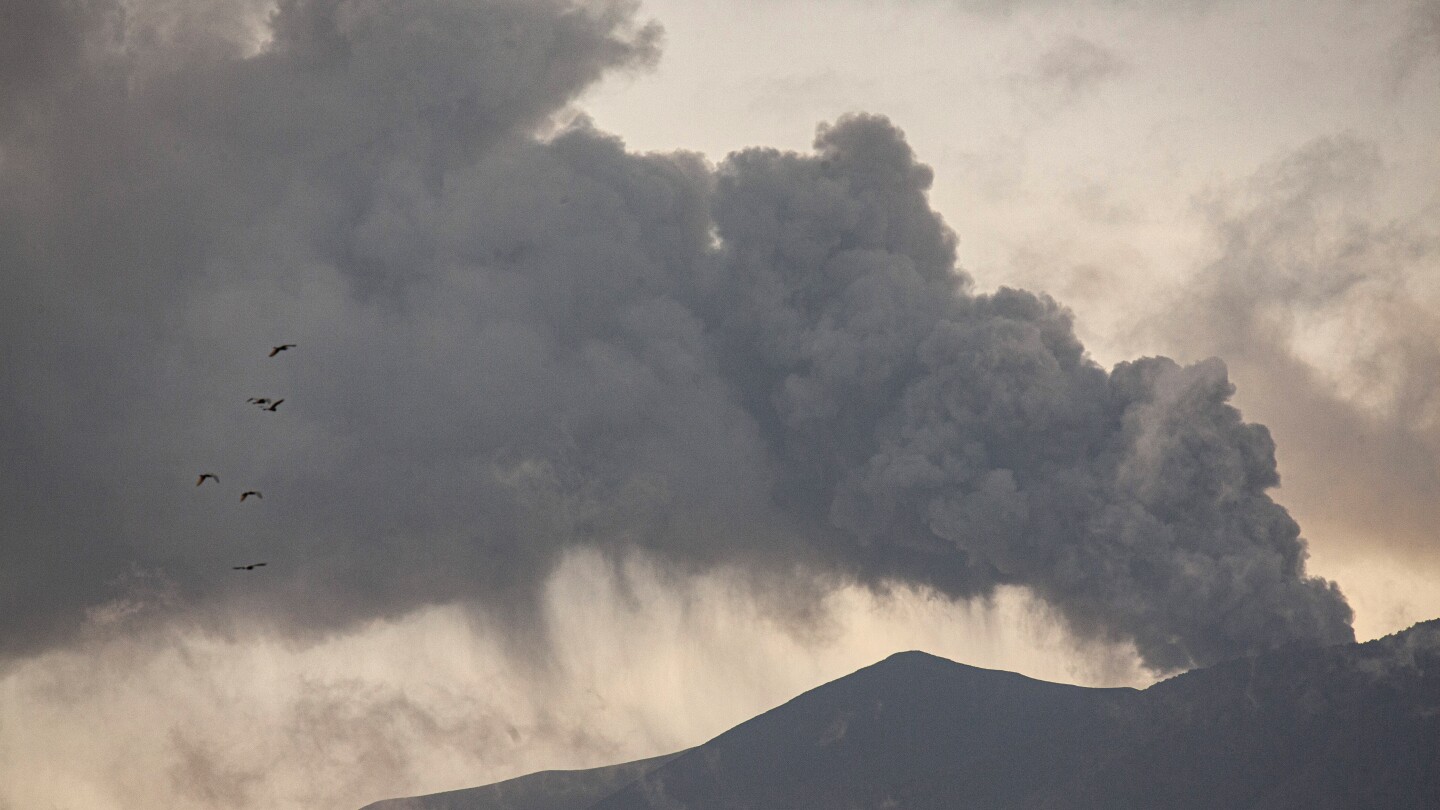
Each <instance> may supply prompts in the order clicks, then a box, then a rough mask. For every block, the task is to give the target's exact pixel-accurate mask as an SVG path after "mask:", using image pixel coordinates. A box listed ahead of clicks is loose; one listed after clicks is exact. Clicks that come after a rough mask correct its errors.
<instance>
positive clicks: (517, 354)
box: [0, 0, 1351, 670]
mask: <svg viewBox="0 0 1440 810" xmlns="http://www.w3.org/2000/svg"><path fill="white" fill-rule="evenodd" d="M67 8H69V7H67ZM74 8H78V9H81V10H82V11H84V12H87V13H81V12H76V13H75V14H73V15H71V16H70V17H64V18H54V19H52V18H51V17H48V16H45V14H43V13H39V12H37V16H36V17H35V19H37V20H41V22H42V23H43V25H44V26H49V27H48V28H46V30H54V31H59V33H57V34H55V35H54V36H52V37H51V38H50V40H51V41H52V42H54V43H57V44H55V45H54V50H53V52H54V53H55V54H57V56H56V57H55V61H56V62H57V63H67V64H72V65H73V67H72V68H71V69H70V70H69V72H68V73H65V76H66V77H67V78H66V79H65V80H64V81H58V80H52V79H51V78H49V77H53V76H57V75H60V74H59V73H57V72H56V71H55V70H52V69H50V68H46V69H45V71H42V72H40V73H36V74H34V75H29V74H26V75H20V74H21V72H20V71H16V75H13V76H11V75H7V76H6V77H5V80H4V85H3V86H4V87H6V88H7V90H6V95H5V96H4V101H5V103H6V104H9V105H11V106H12V107H15V105H21V104H23V105H26V110H27V111H28V113H27V117H26V118H24V123H23V124H21V125H19V126H17V127H14V128H11V129H7V130H5V135H4V137H5V140H4V142H3V148H4V153H3V156H4V162H3V164H0V206H3V211H4V214H3V216H0V222H4V223H6V224H5V225H3V226H0V260H3V262H4V266H5V267H6V268H7V272H8V273H9V281H8V286H9V287H10V288H11V289H12V290H13V293H14V294H13V295H10V296H7V299H8V301H7V303H6V304H4V305H3V306H4V310H3V312H4V315H5V318H4V321H3V324H0V336H3V338H4V339H5V341H6V344H7V345H8V346H11V347H12V350H13V351H15V352H16V353H17V357H19V358H21V360H20V362H17V363H11V364H7V365H6V367H5V370H4V372H3V377H0V391H3V398H0V409H3V411H4V419H3V421H0V424H3V427H0V443H3V444H0V446H3V447H4V449H5V450H6V451H7V453H8V455H9V457H10V458H12V459H24V460H25V463H24V464H11V465H7V467H6V468H5V470H4V471H3V472H0V507H3V509H0V512H3V514H5V515H6V524H5V526H4V529H5V532H4V536H5V538H6V539H5V555H6V558H7V563H8V564H7V565H6V566H5V568H4V574H3V575H0V576H3V577H4V579H3V586H4V587H3V589H0V593H3V594H4V597H3V598H4V602H3V608H4V610H3V611H0V616H4V619H3V621H4V632H0V639H4V646H5V650H6V651H7V652H9V653H11V654H15V653H24V652H27V651H33V650H36V649H41V648H44V647H46V646H49V645H53V644H55V643H57V642H59V641H61V640H63V639H65V638H67V637H69V636H70V634H73V633H74V632H75V630H76V629H77V628H78V627H79V626H80V624H81V623H82V622H83V620H84V616H85V615H86V611H87V609H93V608H94V607H95V606H97V605H105V604H113V603H115V600H116V598H117V597H116V594H115V593H114V592H113V590H114V586H113V583H114V582H116V578H117V576H118V575H119V573H120V572H123V571H125V570H131V567H132V566H135V565H139V566H141V567H142V568H143V569H144V570H154V571H161V572H163V575H164V577H165V581H166V582H167V583H170V585H171V586H173V587H171V588H170V589H169V590H167V601H166V605H167V606H169V607H166V608H165V609H167V610H179V609H181V607H176V606H182V607H183V609H185V610H187V611H190V612H191V613H193V614H195V615H197V616H200V617H202V618H204V619H205V620H206V621H209V622H211V623H212V624H214V625H219V626H223V625H224V624H225V622H226V617H227V616H229V615H233V614H235V613H236V612H241V613H243V614H246V615H260V616H266V617H269V619H270V620H273V621H274V622H276V623H277V624H279V625H280V626H282V627H286V628H289V629H291V630H293V631H294V632H298V633H312V632H323V631H325V630H327V629H331V628H335V627H340V626H344V625H347V624H349V623H353V622H356V621H359V620H364V619H367V618H371V617H375V616H386V615H398V614H401V613H405V612H407V611H411V610H413V609H415V608H417V607H419V606H422V605H426V604H435V603H442V604H443V603H454V602H463V603H467V604H473V605H476V606H478V607H480V608H481V609H485V610H487V611H489V612H490V613H492V614H494V615H497V616H500V617H503V618H506V619H508V620H509V621H510V622H511V623H512V625H515V626H524V625H526V624H529V623H533V622H534V621H535V620H536V616H537V611H536V608H535V604H536V599H537V598H538V594H539V591H540V588H541V586H542V585H543V583H544V582H545V581H546V578H547V577H548V576H549V575H550V574H551V572H552V571H553V570H554V568H555V566H556V565H557V564H558V562H559V561H560V559H561V558H562V556H563V555H564V554H566V553H567V552H568V551H571V550H574V549H577V548H594V549H599V550H600V551H602V552H605V553H612V554H616V555H619V554H623V553H627V552H629V551H631V550H634V549H639V550H641V551H643V552H645V553H647V554H649V555H650V556H652V557H654V558H655V559H657V560H660V561H661V562H663V563H664V564H666V565H670V566H673V567H675V568H676V569H679V570H685V571H703V570H711V569H716V568H722V567H723V568H726V569H732V570H738V571H749V572H754V574H755V575H756V576H757V577H758V578H759V579H764V578H765V577H770V576H782V577H783V576H794V577H798V578H801V579H804V580H806V581H809V582H811V583H812V584H813V583H814V582H816V581H820V582H826V581H829V582H837V583H838V582H846V581H859V582H863V583H866V584H869V585H871V586H873V587H875V588H877V589H883V588H885V587H887V586H888V585H890V584H893V583H904V584H913V585H924V586H928V587H932V588H934V589H936V590H937V591H939V592H940V593H943V594H945V595H947V596H950V597H954V598H970V597H985V596H987V595H989V594H991V593H993V592H994V590H995V589H996V588H997V587H999V586H1002V585H1022V586H1025V587H1027V588H1030V589H1032V590H1033V591H1034V592H1035V593H1037V594H1039V595H1040V596H1041V597H1042V598H1043V599H1045V600H1046V601H1047V602H1048V603H1050V604H1051V605H1052V606H1053V607H1054V608H1055V609H1056V611H1057V612H1058V614H1059V615H1060V616H1062V617H1063V618H1064V619H1065V620H1066V621H1067V622H1068V623H1069V624H1070V626H1071V627H1072V628H1073V629H1075V630H1076V631H1077V632H1079V633H1080V634H1081V635H1083V636H1087V637H1091V638H1104V639H1109V640H1117V641H1122V642H1123V641H1129V642H1133V643H1134V644H1135V646H1136V648H1137V649H1138V650H1139V652H1140V654H1141V655H1142V656H1143V658H1144V660H1145V661H1146V663H1147V664H1148V665H1149V666H1151V667H1153V668H1155V669H1157V670H1166V669H1173V668H1179V667H1186V666H1190V665H1193V664H1203V663H1208V662H1210V661H1214V660H1216V659H1219V658H1224V657H1229V656H1234V655H1239V654H1243V653H1246V652H1251V651H1255V650H1259V649H1263V648H1266V647H1269V646H1273V645H1276V644H1282V643H1286V642H1291V641H1315V642H1332V641H1342V640H1348V639H1349V638H1350V637H1351V631H1350V627H1349V622H1350V611H1349V609H1348V607H1347V606H1346V604H1345V601H1344V599H1343V598H1342V597H1341V595H1340V594H1339V592H1338V590H1337V589H1336V588H1335V586H1334V585H1333V584H1332V583H1327V582H1324V581H1322V580H1318V579H1315V578H1311V577H1308V576H1307V575H1306V574H1305V569H1304V559H1305V544H1304V541H1303V540H1302V539H1301V538H1300V537H1299V530H1298V527H1297V526H1296V525H1295V523H1294V521H1292V520H1291V519H1290V518H1289V516H1288V515H1287V514H1286V513H1285V511H1284V510H1283V509H1282V508H1281V507H1279V506H1278V505H1276V504H1275V503H1274V502H1273V501H1272V500H1271V499H1270V497H1269V496H1268V495H1267V491H1268V490H1269V489H1271V488H1273V487H1274V486H1275V485H1276V484H1277V482H1278V478H1277V476H1276V473H1275V462H1274V445H1273V443H1272V442H1271V440H1270V436H1269V433H1268V432H1267V431H1266V430H1265V428H1264V427H1261V426H1258V425H1253V424H1248V423H1246V422H1244V421H1243V419H1242V418H1241V416H1240V414H1239V412H1238V411H1237V410H1236V409H1235V408H1234V407H1232V406H1231V405H1229V404H1228V399H1229V397H1230V395H1231V393H1232V390H1233V389H1232V386H1231V384H1230V382H1229V380H1228V377H1227V373H1226V370H1225V367H1224V366H1223V364H1221V363H1220V362H1219V361H1216V360H1209V361H1205V362H1202V363H1198V364H1195V365H1189V366H1185V365H1179V364H1176V363H1174V362H1172V361H1169V360H1166V359H1164V358H1145V359H1141V360H1137V361H1134V362H1132V363H1122V364H1121V365H1119V366H1117V367H1116V368H1115V369H1114V370H1113V371H1110V372H1107V371H1105V370H1103V369H1101V368H1099V367H1098V366H1096V365H1095V364H1094V363H1092V362H1091V361H1090V360H1089V359H1088V358H1087V356H1086V354H1085V352H1084V349H1083V347H1082V346H1081V345H1080V343H1079V342H1078V341H1077V339H1076V338H1075V336H1074V333H1073V330H1072V328H1071V322H1070V316H1069V314H1068V312H1067V311H1066V310H1064V309H1063V308H1062V307H1061V306H1059V305H1058V304H1056V303H1055V302H1054V301H1052V300H1051V299H1049V298H1048V297H1046V296H1044V295H1039V294H1034V293H1030V292H1025V291H1021V290H1011V289H1002V290H999V291H997V292H995V293H990V294H981V293H977V292H976V291H975V290H973V289H972V286H971V284H970V282H969V280H968V279H967V277H966V276H965V275H964V274H963V273H961V272H959V271H957V269H956V266H955V241H956V240H955V236H954V234H953V233H952V232H951V231H950V230H949V229H948V228H947V227H946V226H945V224H944V223H943V222H942V221H941V220H940V218H939V217H938V216H937V215H936V214H935V213H934V212H933V211H931V210H930V208H929V205H928V203H927V200H926V191H927V189H928V187H929V184H930V180H931V177H930V170H929V169H928V168H927V167H925V166H924V165H922V164H920V163H918V162H917V160H916V158H915V156H914V155H913V154H912V152H911V150H910V149H909V147H908V146H907V145H906V143H905V141H904V138H903V136H902V135H901V133H900V131H899V130H898V129H897V128H896V127H894V126H893V125H892V124H890V123H889V122H888V121H887V120H885V119H884V118H880V117H874V116H852V117H848V118H845V119H842V120H840V121H838V122H835V123H834V124H831V125H827V126H823V127H822V128H821V129H820V132H819V135H818V136H817V139H816V145H815V152H814V154H807V155H801V154H794V153H785V152H779V151H775V150H769V149H751V150H745V151H742V152H739V153H736V154H734V155H731V156H730V157H729V158H727V159H726V160H725V161H724V162H723V163H721V164H720V165H719V166H710V165H707V164H706V163H705V162H704V161H703V160H701V159H700V158H698V157H696V156H692V155H686V154H649V155H637V154H633V153H630V152H627V151H626V150H625V149H624V147H623V145H622V144H621V143H620V142H619V141H618V140H616V139H614V138H612V137H610V136H607V135H605V134H604V133H601V132H598V131H596V130H595V129H594V128H593V127H592V126H591V125H589V124H587V123H586V122H584V121H583V120H581V121H578V122H577V123H575V124H573V125H570V126H568V127H565V128H562V129H561V130H559V131H558V132H556V133H555V134H554V135H553V136H551V137H544V138H542V137H537V136H536V134H535V133H536V132H537V131H538V130H540V129H543V128H545V127H547V126H548V125H549V123H550V122H551V121H552V116H555V115H556V114H558V113H560V112H561V111H562V110H563V109H564V107H565V105H566V104H568V102H569V101H570V100H572V99H573V98H575V96H576V95H577V94H578V93H579V92H581V91H582V90H583V89H584V88H585V87H586V86H588V84H589V83H591V82H592V81H594V80H595V79H596V78H597V77H598V76H600V75H601V74H602V73H604V72H605V71H608V70H624V69H639V68H643V67H644V66H646V65H648V64H650V63H652V62H653V61H654V59H655V58H656V53H657V51H656V49H657V45H658V40H659V37H660V33H659V30H658V28H657V27H655V26H654V25H647V24H643V23H641V22H639V21H637V20H636V19H635V15H634V11H635V9H634V7H633V4H629V3H619V2H611V3H586V4H579V5H574V4H570V3H565V2H559V1H558V0H556V2H533V1H532V2H519V1H518V0H514V1H513V2H512V1H510V0H492V1H491V2H460V1H459V0H426V1H424V2H422V1H421V0H413V2H405V3H389V4H374V3H367V2H361V1H360V0H323V1H322V0H309V1H305V0H292V1H291V2H286V3H282V4H281V5H280V7H279V9H278V10H277V11H276V12H275V13H274V15H273V16H272V17H271V18H270V20H269V26H270V29H271V31H272V32H273V37H272V38H271V39H270V41H269V42H268V44H266V45H265V46H264V47H263V48H261V50H260V51H259V52H258V53H254V54H250V53H248V51H247V50H246V48H245V47H243V46H242V45H241V44H235V45H234V46H233V47H230V48H220V47H196V44H197V42H202V41H206V42H208V41H209V40H208V39H206V37H210V36H213V35H214V33H213V32H215V31H216V30H229V28H228V27H227V25H228V24H219V23H216V24H213V25H211V24H205V23H206V21H205V20H199V21H195V20H191V21H189V22H187V24H185V25H168V26H159V27H158V28H155V29H154V30H163V31H164V32H166V35H165V36H144V35H142V34H143V29H144V28H145V27H144V26H137V25H130V26H128V27H127V26H124V25H121V26H119V27H118V28H117V27H116V26H115V25H112V24H110V22H113V20H114V19H122V20H123V19H132V18H136V19H143V20H149V21H153V20H155V19H156V15H157V14H159V12H157V11H155V9H154V8H151V9H149V11H150V12H151V13H150V14H148V15H145V14H139V15H137V14H136V9H137V8H145V4H143V3H139V4H124V5H113V6H106V5H104V4H97V5H93V6H90V5H86V6H77V7H74ZM127 13H129V14H131V15H132V17H131V18H127V17H125V14H127ZM196 13H200V12H196ZM216 13H220V12H216ZM225 13H226V14H229V13H230V12H229V11H227V12H225ZM116 15H119V17H116ZM162 16H163V15H162ZM55 19H59V20H60V21H59V22H55V21H54V20H55ZM223 19H226V20H228V19H232V17H230V16H225V17H223ZM107 21H110V22H107ZM132 21H133V19H132ZM37 25H39V23H37ZM147 25H158V23H153V22H151V23H147ZM42 27H43V26H42ZM234 27H235V28H237V29H242V30H243V29H244V26H243V25H237V26H234ZM117 30H118V31H121V32H122V33H121V34H117V33H116V31H117ZM137 30H141V33H137ZM193 32H204V33H203V35H202V34H201V33H193ZM77 42H78V43H81V44H80V45H75V43H77ZM36 47H41V46H36ZM48 52H50V51H47V53H48ZM66 60H69V61H68V62H67V61H66ZM6 64H7V65H8V64H9V63H6ZM37 77H38V78H37ZM11 87H24V88H30V89H27V90H26V91H25V92H24V93H19V92H16V91H11V90H10V89H9V88H11ZM35 88H39V89H35ZM37 94H38V98H40V99H41V101H40V102H35V101H34V100H33V99H35V98H37ZM17 99H21V100H17ZM8 111H9V110H7V112H8ZM282 341H283V342H294V343H297V344H298V346H299V348H297V350H296V351H294V352H288V353H286V354H285V355H282V357H281V358H277V359H275V360H271V359H268V358H266V357H265V356H264V355H265V351H266V350H267V349H268V347H269V346H270V345H273V344H276V343H279V342H282ZM255 395H276V396H283V397H285V398H286V404H285V407H284V408H283V409H282V410H281V411H280V412H279V413H275V414H269V413H261V412H259V411H256V410H253V409H248V408H247V407H246V406H245V405H244V400H245V398H246V397H247V396H255ZM201 468H204V469H205V470H206V471H213V472H217V473H219V474H220V476H221V480H222V481H224V482H225V485H224V487H215V488H212V487H210V486H209V485H207V486H206V487H204V488H199V489H197V488H195V487H194V486H193V484H192V483H191V482H192V481H193V479H194V476H195V474H196V472H197V471H198V470H200V469H201ZM240 486H243V487H245V488H255V489H259V490H262V491H264V492H265V499H264V500H263V501H262V502H260V503H258V504H250V503H247V504H245V505H244V506H243V507H242V506H241V505H240V504H239V503H238V502H234V501H235V498H233V497H232V496H233V494H234V493H232V492H231V490H232V489H236V488H237V487H240ZM237 491H238V490H237ZM252 506H254V507H256V508H253V509H252V508H250V507H252ZM239 558H243V559H239ZM237 559H238V560H239V561H241V562H245V561H251V560H257V559H267V560H269V561H270V567H268V568H267V569H266V570H265V571H264V576H245V577H237V576H234V575H232V572H231V571H230V570H229V567H230V565H231V564H233V563H235V562H236V561H237ZM776 572H779V573H778V574H777V573H776ZM796 598H800V599H803V598H804V597H796ZM92 612H93V611H92Z"/></svg>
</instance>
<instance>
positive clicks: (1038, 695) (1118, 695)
mask: <svg viewBox="0 0 1440 810" xmlns="http://www.w3.org/2000/svg"><path fill="white" fill-rule="evenodd" d="M1134 694H1135V692H1134V691H1133V690H1130V689H1086V688H1083V687H1077V686H1065V685H1061V684H1053V683H1045V682H1043V681H1036V680H1031V679H1030V678H1026V677H1024V676H1021V675H1016V674H1014V673H1010V672H998V671H993V670H985V669H978V668H975V667H969V666H964V665H962V664H956V663H954V662H951V661H947V660H945V659H943V658H936V657H935V656H932V655H926V654H925V653H918V652H909V653H900V654H898V655H894V656H891V657H890V658H887V659H885V660H884V661H882V662H880V663H878V664H875V665H874V666H870V667H867V668H865V669H862V670H860V671H859V672H856V673H854V674H853V675H850V676H848V677H845V678H841V679H840V680H837V681H834V682H832V683H828V684H826V685H824V686H821V687H819V688H818V689H814V690H812V691H810V692H806V693H805V694H803V695H801V696H800V697H798V698H796V699H794V700H792V701H790V702H789V703H786V704H785V705H783V706H780V707H779V708H776V709H772V710H771V711H768V712H766V713H765V714H762V715H760V716H759V717H756V718H754V719H752V720H749V721H747V722H745V723H742V724H740V725H739V726H736V727H735V728H733V729H731V730H730V731H727V732H725V733H724V734H721V735H720V736H719V737H716V738H715V739H713V740H711V741H710V742H708V743H705V744H704V745H702V746H699V747H697V748H693V749H691V750H689V751H686V752H685V753H683V754H681V755H680V756H678V757H676V758H675V759H674V760H672V761H670V762H668V763H666V764H665V766H663V767H661V768H658V769H656V770H654V771H652V772H650V773H649V774H647V775H646V776H645V777H643V778H642V779H640V780H637V781H636V782H635V783H634V784H632V785H630V786H628V787H626V788H624V789H622V790H620V791H618V792H617V793H616V794H614V795H613V796H610V797H608V798H606V799H604V800H602V801H600V802H597V803H596V804H595V805H593V810H620V808H625V809H626V810H628V809H629V808H640V807H646V808H648V807H670V806H683V807H686V808H696V809H698V808H710V807H714V808H722V807H723V808H742V807H744V808H748V807H755V808H761V807H764V808H777V810H778V808H833V810H843V808H850V807H855V808H862V807H864V808H869V807H885V806H894V807H906V808H930V807H935V808H941V807H944V808H949V807H954V806H955V805H954V803H953V801H954V799H955V798H956V797H957V795H961V794H963V795H964V796H965V797H966V799H967V800H968V801H973V802H976V803H977V806H982V807H995V808H1000V807H1018V806H1022V805H1023V801H1024V799H1025V797H1027V796H1030V795H1033V794H1035V793H1037V792H1039V791H1043V790H1044V789H1045V788H1046V787H1049V786H1052V785H1053V784H1054V782H1055V778H1056V776H1057V775H1058V774H1057V772H1056V771H1055V769H1054V768H1053V767H1052V765H1051V763H1052V762H1053V761H1054V760H1055V759H1056V758H1057V757H1061V756H1064V755H1065V753H1066V752H1068V751H1072V750H1074V749H1076V748H1077V747H1078V746H1080V745H1082V744H1083V742H1084V741H1085V740H1086V739H1088V738H1090V737H1091V736H1092V735H1093V734H1094V733H1095V730H1096V729H1097V728H1103V727H1104V726H1105V725H1106V718H1108V717H1109V716H1110V715H1111V714H1112V713H1113V712H1114V710H1115V709H1116V708H1117V707H1118V706H1119V705H1121V704H1123V703H1124V702H1125V701H1126V699H1127V698H1132V697H1133V696H1134ZM957 791H958V793H957Z"/></svg>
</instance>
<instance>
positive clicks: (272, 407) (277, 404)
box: [261, 399, 285, 411]
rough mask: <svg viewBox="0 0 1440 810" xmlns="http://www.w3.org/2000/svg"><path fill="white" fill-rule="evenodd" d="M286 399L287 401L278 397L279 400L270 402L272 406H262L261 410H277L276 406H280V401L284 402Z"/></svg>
mask: <svg viewBox="0 0 1440 810" xmlns="http://www.w3.org/2000/svg"><path fill="white" fill-rule="evenodd" d="M284 401H285V400H284V399H277V400H275V401H274V402H272V403H270V407H268V408H262V409H261V410H266V411H273V410H275V409H276V408H278V407H280V403H282V402H284Z"/></svg>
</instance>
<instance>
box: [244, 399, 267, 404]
mask: <svg viewBox="0 0 1440 810" xmlns="http://www.w3.org/2000/svg"><path fill="white" fill-rule="evenodd" d="M245 401H246V402H249V403H250V404H252V405H269V404H270V398H269V397H250V398H249V399H247V400H245Z"/></svg>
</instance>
